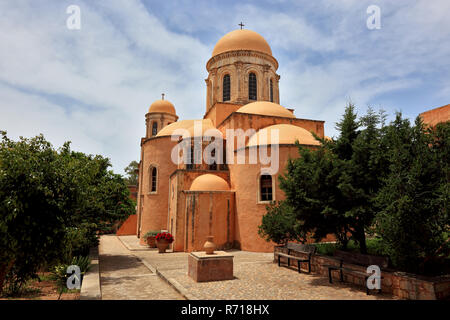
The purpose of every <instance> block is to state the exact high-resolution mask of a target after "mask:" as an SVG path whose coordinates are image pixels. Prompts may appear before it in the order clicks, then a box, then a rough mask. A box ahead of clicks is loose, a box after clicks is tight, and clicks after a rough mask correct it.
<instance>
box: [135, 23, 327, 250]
mask: <svg viewBox="0 0 450 320" xmlns="http://www.w3.org/2000/svg"><path fill="white" fill-rule="evenodd" d="M206 69H207V71H208V77H207V79H206V80H205V81H206V101H205V104H206V108H205V114H204V117H203V119H198V120H180V119H178V116H177V114H176V109H175V106H174V105H173V104H172V103H170V102H169V101H168V100H165V99H164V96H163V98H162V99H161V100H157V101H155V102H154V103H152V104H151V106H150V109H149V111H148V113H147V114H146V115H145V119H146V135H145V137H143V138H141V159H140V163H139V188H138V196H137V219H136V220H137V222H136V223H137V232H138V237H139V238H140V240H141V243H142V244H144V243H145V239H144V237H143V236H144V235H145V233H147V232H148V231H155V230H168V231H169V232H170V233H172V234H173V236H174V239H175V240H174V242H173V244H172V246H173V249H174V251H185V252H191V251H200V250H202V248H203V245H204V243H205V241H206V237H207V236H213V237H214V242H215V244H216V245H217V247H218V248H219V249H230V248H236V249H241V250H246V251H255V252H270V251H273V246H274V243H270V242H266V241H265V240H264V239H262V238H261V237H260V236H259V235H258V226H259V225H260V224H261V220H262V217H263V215H264V214H265V213H266V206H267V205H268V204H270V203H271V202H273V201H278V200H282V199H283V198H284V194H283V191H282V190H281V189H280V187H279V181H278V176H279V175H280V174H283V173H284V168H285V167H286V164H287V162H288V160H289V158H295V157H298V150H297V147H296V146H295V142H296V141H298V142H299V143H300V144H301V145H304V146H307V147H310V148H314V147H317V146H318V145H319V142H318V141H317V140H316V139H315V138H314V137H313V135H312V133H311V132H314V133H315V134H316V135H317V136H319V137H321V138H324V121H320V120H309V119H302V118H297V117H296V116H295V115H294V110H293V109H288V108H285V107H283V106H281V105H280V104H279V103H280V92H279V81H280V76H279V75H278V74H277V69H278V61H277V60H276V59H275V57H273V55H272V50H271V48H270V46H269V44H268V43H267V41H266V40H265V39H264V38H263V37H262V36H261V35H259V34H258V33H256V32H253V31H251V30H245V29H244V30H242V29H241V30H235V31H232V32H230V33H228V34H226V35H225V36H223V37H222V38H221V39H220V40H219V41H218V42H217V44H216V45H215V47H214V50H213V52H212V56H211V58H210V59H209V61H208V62H207V63H206ZM230 133H232V134H231V135H230ZM219 136H220V139H219ZM217 141H221V142H222V143H221V144H218V143H216V144H214V148H211V145H212V144H213V142H217ZM264 153H266V154H264ZM202 155H203V156H204V155H209V158H208V157H206V156H205V157H202ZM198 159H201V161H197V160H198ZM205 159H206V161H205ZM208 159H209V160H208ZM268 159H269V161H268ZM275 161H276V162H277V163H276V166H274V162H275ZM274 169H275V170H274Z"/></svg>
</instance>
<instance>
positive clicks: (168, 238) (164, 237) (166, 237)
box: [156, 232, 173, 253]
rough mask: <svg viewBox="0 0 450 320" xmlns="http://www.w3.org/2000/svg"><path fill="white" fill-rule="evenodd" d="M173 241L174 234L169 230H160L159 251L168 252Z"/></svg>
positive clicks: (157, 236) (158, 238) (157, 239)
mask: <svg viewBox="0 0 450 320" xmlns="http://www.w3.org/2000/svg"><path fill="white" fill-rule="evenodd" d="M172 242H173V236H172V235H171V234H170V233H169V232H160V233H158V234H157V235H156V246H157V247H158V252H159V253H164V252H166V249H167V247H168V246H169V244H171V243H172Z"/></svg>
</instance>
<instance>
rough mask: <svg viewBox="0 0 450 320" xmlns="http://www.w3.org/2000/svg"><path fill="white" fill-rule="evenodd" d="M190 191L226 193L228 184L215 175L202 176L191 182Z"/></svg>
mask: <svg viewBox="0 0 450 320" xmlns="http://www.w3.org/2000/svg"><path fill="white" fill-rule="evenodd" d="M189 190H190V191H228V190H230V187H229V186H228V183H227V182H226V181H225V180H224V179H222V178H221V177H219V176H216V175H215V174H210V173H207V174H203V175H201V176H199V177H197V178H195V179H194V181H192V184H191V188H190V189H189Z"/></svg>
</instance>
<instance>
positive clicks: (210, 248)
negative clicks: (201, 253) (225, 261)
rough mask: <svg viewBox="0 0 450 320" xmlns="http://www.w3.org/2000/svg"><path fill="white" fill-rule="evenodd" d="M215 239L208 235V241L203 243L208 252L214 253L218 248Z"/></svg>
mask: <svg viewBox="0 0 450 320" xmlns="http://www.w3.org/2000/svg"><path fill="white" fill-rule="evenodd" d="M213 239H214V237H213V236H209V237H206V242H205V244H204V245H203V249H205V252H206V254H213V253H214V250H215V249H216V244H215V243H214V242H213Z"/></svg>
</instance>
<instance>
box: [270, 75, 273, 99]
mask: <svg viewBox="0 0 450 320" xmlns="http://www.w3.org/2000/svg"><path fill="white" fill-rule="evenodd" d="M270 102H273V82H272V79H270Z"/></svg>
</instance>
